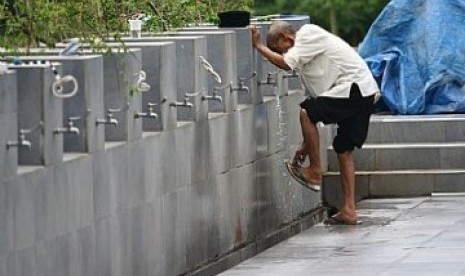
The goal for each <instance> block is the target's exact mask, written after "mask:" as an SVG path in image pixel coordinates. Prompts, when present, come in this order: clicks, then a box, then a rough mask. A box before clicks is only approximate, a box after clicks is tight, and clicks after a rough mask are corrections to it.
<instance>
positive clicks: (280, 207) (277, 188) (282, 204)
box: [270, 154, 298, 225]
mask: <svg viewBox="0 0 465 276" xmlns="http://www.w3.org/2000/svg"><path fill="white" fill-rule="evenodd" d="M271 159H272V161H271V179H272V181H271V183H270V184H271V185H270V188H271V198H272V199H273V200H272V205H273V208H274V209H275V210H276V214H277V219H278V222H279V224H280V225H282V224H286V223H289V222H290V221H292V219H293V218H292V201H291V200H294V199H292V197H291V196H290V189H291V188H290V187H291V185H298V184H295V183H292V182H291V179H290V178H289V175H288V173H287V170H286V168H285V167H284V163H283V161H282V159H281V157H280V155H279V154H275V155H273V156H272V157H271Z"/></svg>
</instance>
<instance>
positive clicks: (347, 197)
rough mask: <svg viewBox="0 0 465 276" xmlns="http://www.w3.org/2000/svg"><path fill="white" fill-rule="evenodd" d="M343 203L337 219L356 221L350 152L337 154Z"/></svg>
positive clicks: (352, 164)
mask: <svg viewBox="0 0 465 276" xmlns="http://www.w3.org/2000/svg"><path fill="white" fill-rule="evenodd" d="M337 158H338V160H339V169H340V173H341V186H342V194H343V202H342V207H341V210H340V213H339V214H337V218H338V219H341V220H344V221H356V220H357V212H356V209H355V165H354V155H353V152H352V151H346V152H343V153H338V154H337Z"/></svg>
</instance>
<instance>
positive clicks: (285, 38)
mask: <svg viewBox="0 0 465 276" xmlns="http://www.w3.org/2000/svg"><path fill="white" fill-rule="evenodd" d="M294 41H295V31H294V29H293V28H292V25H291V24H289V23H287V22H285V21H274V22H273V24H271V26H270V30H269V31H268V35H267V37H266V44H267V46H268V48H270V49H271V50H273V51H275V52H277V53H279V54H283V53H286V52H287V51H288V50H289V49H290V48H291V47H293V46H294Z"/></svg>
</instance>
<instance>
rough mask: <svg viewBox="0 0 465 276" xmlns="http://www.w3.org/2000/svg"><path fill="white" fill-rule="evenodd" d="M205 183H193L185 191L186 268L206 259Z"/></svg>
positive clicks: (206, 199) (206, 187)
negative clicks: (186, 208) (186, 207)
mask: <svg viewBox="0 0 465 276" xmlns="http://www.w3.org/2000/svg"><path fill="white" fill-rule="evenodd" d="M208 189H209V187H208V186H207V185H193V186H192V187H191V188H190V189H189V190H188V192H187V194H188V196H187V206H188V210H187V233H186V265H187V266H186V270H191V269H193V268H195V267H196V266H198V265H200V264H202V263H205V262H206V261H207V260H208V240H209V239H208V228H209V226H208V223H209V218H208V208H209V207H211V206H210V200H209V198H208V197H207V196H208V195H209V193H208Z"/></svg>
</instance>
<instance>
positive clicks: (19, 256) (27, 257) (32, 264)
mask: <svg viewBox="0 0 465 276" xmlns="http://www.w3.org/2000/svg"><path fill="white" fill-rule="evenodd" d="M34 251H35V250H34V247H28V248H23V249H20V250H17V251H15V252H14V253H12V254H11V255H10V256H9V258H8V271H9V275H15V276H29V275H36V274H38V272H39V271H38V267H39V262H38V260H37V258H36V255H35V252H34Z"/></svg>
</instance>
